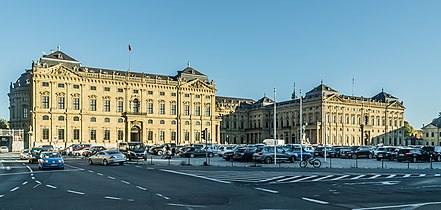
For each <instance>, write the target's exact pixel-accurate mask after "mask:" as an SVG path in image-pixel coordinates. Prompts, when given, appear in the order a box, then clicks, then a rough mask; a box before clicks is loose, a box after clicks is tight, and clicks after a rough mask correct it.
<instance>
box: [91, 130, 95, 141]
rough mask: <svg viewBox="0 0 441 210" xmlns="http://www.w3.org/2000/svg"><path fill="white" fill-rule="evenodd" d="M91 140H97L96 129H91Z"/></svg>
mask: <svg viewBox="0 0 441 210" xmlns="http://www.w3.org/2000/svg"><path fill="white" fill-rule="evenodd" d="M90 140H96V130H90Z"/></svg>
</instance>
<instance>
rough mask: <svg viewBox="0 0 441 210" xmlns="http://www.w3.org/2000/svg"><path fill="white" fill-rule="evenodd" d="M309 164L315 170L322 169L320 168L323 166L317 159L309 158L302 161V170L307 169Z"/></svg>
mask: <svg viewBox="0 0 441 210" xmlns="http://www.w3.org/2000/svg"><path fill="white" fill-rule="evenodd" d="M308 164H310V165H312V166H314V168H320V166H322V162H321V161H320V160H319V159H316V158H308V159H304V160H302V161H300V167H301V168H305V167H306V166H307V165H308Z"/></svg>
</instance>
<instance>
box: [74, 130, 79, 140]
mask: <svg viewBox="0 0 441 210" xmlns="http://www.w3.org/2000/svg"><path fill="white" fill-rule="evenodd" d="M73 139H74V140H80V129H73Z"/></svg>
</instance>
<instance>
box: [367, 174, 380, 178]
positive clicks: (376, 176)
mask: <svg viewBox="0 0 441 210" xmlns="http://www.w3.org/2000/svg"><path fill="white" fill-rule="evenodd" d="M380 176H381V174H377V175H373V176H371V177H369V178H368V179H375V178H378V177H380Z"/></svg>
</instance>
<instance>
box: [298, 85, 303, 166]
mask: <svg viewBox="0 0 441 210" xmlns="http://www.w3.org/2000/svg"><path fill="white" fill-rule="evenodd" d="M299 102H300V112H299V113H300V161H302V160H303V109H302V89H300V101H299Z"/></svg>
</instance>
